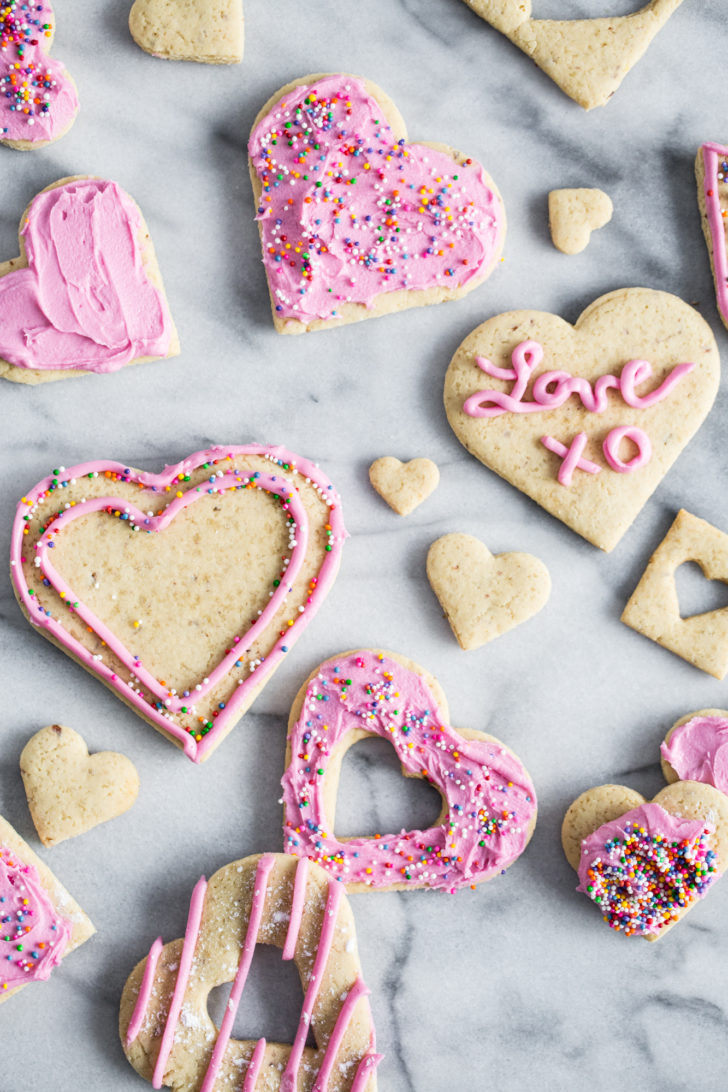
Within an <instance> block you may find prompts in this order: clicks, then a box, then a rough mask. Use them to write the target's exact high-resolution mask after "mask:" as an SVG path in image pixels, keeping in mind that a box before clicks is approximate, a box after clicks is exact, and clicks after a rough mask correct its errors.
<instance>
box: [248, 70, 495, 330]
mask: <svg viewBox="0 0 728 1092" xmlns="http://www.w3.org/2000/svg"><path fill="white" fill-rule="evenodd" d="M248 150H249V152H250V158H251V162H252V164H253V166H254V168H255V170H256V172H257V174H258V177H259V179H260V182H261V185H262V187H263V193H262V195H261V199H260V202H259V206H258V210H257V217H256V218H257V219H258V220H259V221H260V222H261V229H262V244H263V264H264V265H265V269H266V273H267V275H268V280H269V284H270V288H271V294H272V296H273V301H274V305H275V309H276V313H277V314H278V315H279V316H280V317H281V318H287V319H288V318H290V319H300V320H301V321H302V322H307V321H310V320H312V319H315V318H320V319H331V318H336V317H337V308H338V306H339V303H341V302H342V301H351V302H354V303H361V304H364V305H365V306H366V307H371V306H372V303H373V300H374V298H375V296H377V295H379V294H380V293H383V292H391V291H394V290H395V289H401V288H408V289H424V288H431V287H433V286H438V285H439V286H441V287H445V288H456V287H459V286H461V285H465V284H467V283H468V282H469V281H471V280H472V279H473V278H474V277H478V276H479V275H482V274H483V272H484V271H486V270H487V269H488V268H489V267H490V266H491V264H492V263H493V261H494V260H495V257H496V254H497V252H498V249H499V247H500V244H501V240H502V236H503V232H504V230H505V219H504V214H503V208H502V206H501V203H500V200H499V198H498V197H497V195H496V194H495V193H494V191H493V190H492V189H491V188H490V187H489V186H488V184H487V182H486V179H485V174H484V171H483V168H482V167H481V166H480V165H479V164H477V163H472V162H471V161H470V160H468V161H467V163H466V164H464V165H458V164H457V163H455V162H454V160H453V159H451V158H450V156H448V155H446V154H445V153H443V152H440V151H435V150H434V149H432V148H428V147H425V146H423V145H421V144H406V143H405V141H404V140H399V141H398V140H396V138H395V137H394V135H393V133H392V130H391V129H390V127H389V126H388V125H387V124H386V122H385V121H384V118H383V114H382V107H381V106H380V105H379V103H377V101H376V100H375V99H373V98H372V96H371V95H370V94H369V93H368V91H367V90H366V87H365V85H364V82H363V81H362V80H360V79H355V78H354V77H352V76H344V75H334V76H326V77H322V78H321V79H320V80H317V81H316V82H315V83H314V84H311V85H309V86H301V87H295V88H294V89H293V90H292V91H290V92H289V93H288V94H287V95H286V96H285V97H284V99H283V100H282V101H280V102H278V103H277V104H276V105H275V106H274V107H273V109H272V110H271V111H270V113H269V114H267V115H266V117H264V118H263V119H262V121H260V122H259V124H258V125H257V126H256V127H255V129H254V130H253V133H252V135H251V138H250V142H249V145H248Z"/></svg>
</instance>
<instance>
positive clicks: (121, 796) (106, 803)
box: [20, 724, 139, 846]
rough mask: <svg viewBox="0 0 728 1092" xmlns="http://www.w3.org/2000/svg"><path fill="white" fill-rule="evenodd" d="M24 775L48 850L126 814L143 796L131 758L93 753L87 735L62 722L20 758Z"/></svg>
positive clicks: (37, 738) (41, 735)
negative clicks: (65, 725) (86, 739)
mask: <svg viewBox="0 0 728 1092" xmlns="http://www.w3.org/2000/svg"><path fill="white" fill-rule="evenodd" d="M20 772H21V774H22V777H23V785H24V786H25V795H26V796H27V798H28V807H29V808H30V814H31V816H32V817H33V823H34V825H35V829H36V830H37V831H38V837H39V838H40V840H41V842H42V843H43V845H44V846H55V845H58V843H59V842H63V841H65V839H66V838H75V836H76V835H77V834H83V833H84V832H85V831H87V830H91V829H92V828H93V827H95V826H97V824H98V823H105V822H106V821H107V820H108V819H114V818H116V816H117V815H123V813H124V812H125V811H128V810H129V808H130V807H131V806H132V804H133V803H134V801H135V800H136V798H137V795H138V793H139V775H138V774H137V772H136V769H135V767H134V764H133V763H132V762H130V760H129V759H128V758H127V757H126V755H120V754H117V753H116V752H115V751H101V752H99V753H98V754H94V755H89V752H88V747H87V746H86V744H85V742H84V740H83V737H82V736H80V735H79V734H78V732H74V730H73V728H66V727H64V726H63V725H61V724H52V725H50V726H49V727H48V728H41V730H40V731H39V732H36V733H35V735H34V736H31V738H30V739H29V740H28V742H27V743H26V745H25V747H24V748H23V752H22V754H21V756H20Z"/></svg>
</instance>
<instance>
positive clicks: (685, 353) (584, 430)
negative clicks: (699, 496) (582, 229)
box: [445, 288, 720, 550]
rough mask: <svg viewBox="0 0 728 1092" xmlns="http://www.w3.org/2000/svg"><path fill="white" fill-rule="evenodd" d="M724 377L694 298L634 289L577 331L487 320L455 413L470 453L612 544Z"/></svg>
mask: <svg viewBox="0 0 728 1092" xmlns="http://www.w3.org/2000/svg"><path fill="white" fill-rule="evenodd" d="M719 378H720V360H719V356H718V348H717V345H716V343H715V338H714V337H713V334H712V332H711V329H710V327H709V326H708V324H707V323H706V322H705V321H704V319H702V318H701V317H700V315H699V314H698V313H697V311H695V309H694V308H693V307H690V306H689V305H688V304H686V303H684V302H683V301H682V300H680V299H678V297H677V296H671V295H669V294H668V293H666V292H654V291H651V290H650V289H647V288H624V289H621V290H618V291H616V292H610V293H609V294H608V295H606V296H602V297H601V298H600V299H598V300H595V302H594V303H592V304H590V306H589V307H587V309H586V310H585V311H584V312H583V314H582V315H581V316H580V317H579V319H578V320H577V322H576V324H575V325H574V326H570V325H569V323H567V322H564V320H563V319H561V318H559V317H558V316H557V315H550V314H547V313H545V312H542V311H509V312H507V313H506V314H502V315H496V316H495V318H492V319H489V320H488V322H484V323H483V325H482V326H479V327H478V328H477V330H475V331H474V332H473V333H472V334H470V336H469V337H467V338H466V339H465V341H464V342H463V343H462V345H461V346H460V348H459V349H458V350H457V352H456V353H455V356H454V357H453V359H452V361H451V363H450V367H449V368H448V372H447V376H446V379H445V408H446V411H447V416H448V420H449V422H450V424H451V426H452V428H453V429H454V431H455V434H456V435H457V437H458V439H459V440H460V442H461V443H462V444H464V445H465V447H466V448H467V449H468V451H469V452H470V453H471V454H472V455H475V456H476V458H478V459H480V461H481V462H482V463H485V465H486V466H488V467H490V469H491V470H495V471H496V473H497V474H500V476H501V477H502V478H505V479H506V480H507V481H509V482H511V484H512V485H515V486H516V488H518V489H520V490H522V492H524V493H525V494H526V495H527V496H529V497H532V498H533V500H535V501H536V502H537V503H538V504H540V505H541V506H542V507H543V508H545V509H546V511H547V512H550V513H551V514H552V515H554V516H556V517H557V519H560V520H562V522H564V523H565V524H566V525H567V526H568V527H571V528H572V529H573V530H574V531H576V532H577V533H578V534H580V535H582V536H583V537H584V538H586V539H588V541H589V542H592V543H594V545H595V546H599V547H601V549H603V550H611V549H613V548H614V546H616V545H617V543H618V542H619V540H620V538H621V537H622V535H623V534H624V532H625V531H626V530H627V528H628V527H629V525H630V524H631V523H632V520H633V519H634V518H635V516H636V515H637V513H638V512H639V511H640V509H641V508H642V506H643V505H644V504H645V502H646V501H647V499H648V497H649V496H650V495H651V494H652V492H653V491H654V489H655V488H656V487H657V485H658V484H659V482H660V481H661V479H662V478H663V477H664V475H665V474H666V473H667V471H668V470H669V468H670V467H671V466H672V463H673V462H674V461H675V459H676V458H677V456H678V455H679V454H680V452H681V451H682V449H683V448H684V447H685V445H686V444H687V443H688V441H689V440H690V438H691V437H692V436H693V434H694V433H695V432H696V431H697V429H698V428H699V427H700V425H701V424H702V422H703V420H704V418H705V417H706V415H707V413H708V411H709V410H710V407H711V406H712V404H713V400H714V398H715V395H716V391H717V389H718V382H719Z"/></svg>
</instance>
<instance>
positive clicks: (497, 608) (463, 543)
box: [427, 534, 551, 649]
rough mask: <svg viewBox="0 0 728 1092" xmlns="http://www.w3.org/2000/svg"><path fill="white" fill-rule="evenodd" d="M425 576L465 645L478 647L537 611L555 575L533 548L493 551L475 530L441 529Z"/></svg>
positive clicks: (542, 605)
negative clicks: (465, 532) (525, 551)
mask: <svg viewBox="0 0 728 1092" xmlns="http://www.w3.org/2000/svg"><path fill="white" fill-rule="evenodd" d="M427 579H428V580H429V581H430V585H431V586H432V590H433V591H434V593H435V595H436V596H437V598H438V599H439V600H440V605H441V607H442V609H443V610H444V611H445V614H446V616H447V620H448V622H449V623H450V625H451V626H452V631H453V633H454V634H455V636H456V637H457V639H458V643H459V645H460V647H461V648H464V649H472V648H480V646H481V645H484V644H486V643H487V642H488V641H492V640H493V638H494V637H500V635H501V634H502V633H507V632H508V630H509V629H513V627H514V626H518V625H520V624H521V622H525V621H527V620H528V619H529V618H532V617H533V615H534V614H537V613H538V612H539V611H540V610H541V608H542V607H544V606H545V605H546V601H547V600H548V597H549V595H550V593H551V577H550V576H549V572H548V569H547V568H546V566H545V565H544V563H543V562H542V561H539V559H538V558H537V557H534V556H533V555H532V554H522V553H512V554H497V555H496V556H494V555H493V554H492V553H491V552H490V550H489V549H488V547H487V546H485V545H484V544H483V543H482V542H480V541H479V539H477V538H474V537H473V535H460V534H453V535H443V537H442V538H438V539H437V541H436V542H433V544H432V546H430V549H429V552H428V554H427Z"/></svg>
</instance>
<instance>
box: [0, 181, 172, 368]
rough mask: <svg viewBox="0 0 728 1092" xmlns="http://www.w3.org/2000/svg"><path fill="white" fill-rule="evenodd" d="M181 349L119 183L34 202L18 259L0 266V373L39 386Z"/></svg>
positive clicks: (61, 190) (66, 185) (68, 184)
mask: <svg viewBox="0 0 728 1092" xmlns="http://www.w3.org/2000/svg"><path fill="white" fill-rule="evenodd" d="M178 352H179V341H178V340H177V332H176V330H175V327H174V323H173V322H172V318H171V316H170V314H169V308H168V307H167V300H166V298H165V295H164V288H163V286H162V278H161V275H160V272H159V267H158V265H157V259H156V257H155V254H154V247H153V246H152V241H151V238H150V236H149V231H148V229H147V226H146V224H145V223H144V219H143V217H142V214H141V212H140V211H139V208H138V207H137V205H136V204H135V202H134V201H133V200H132V199H131V197H130V196H129V194H128V193H125V192H124V190H122V189H121V188H120V187H119V186H117V184H116V183H115V182H109V181H106V180H105V179H102V178H87V177H84V176H81V175H78V176H75V177H73V178H63V179H61V180H60V181H59V182H54V183H53V185H52V186H48V187H47V188H46V189H45V190H43V191H42V192H41V193H39V194H38V196H37V197H34V198H33V200H32V201H31V203H30V205H29V206H28V208H27V209H26V210H25V212H24V214H23V216H22V218H21V221H20V257H19V258H13V259H11V260H10V261H8V262H4V263H0V376H2V377H3V378H4V379H10V380H12V381H13V382H16V383H40V382H45V381H46V380H54V379H65V378H66V377H67V376H71V375H81V374H84V373H87V372H98V373H104V372H113V371H117V370H118V369H119V368H122V367H124V365H125V364H131V363H132V362H134V361H143V360H155V359H158V358H159V357H166V356H174V355H175V354H176V353H178Z"/></svg>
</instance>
